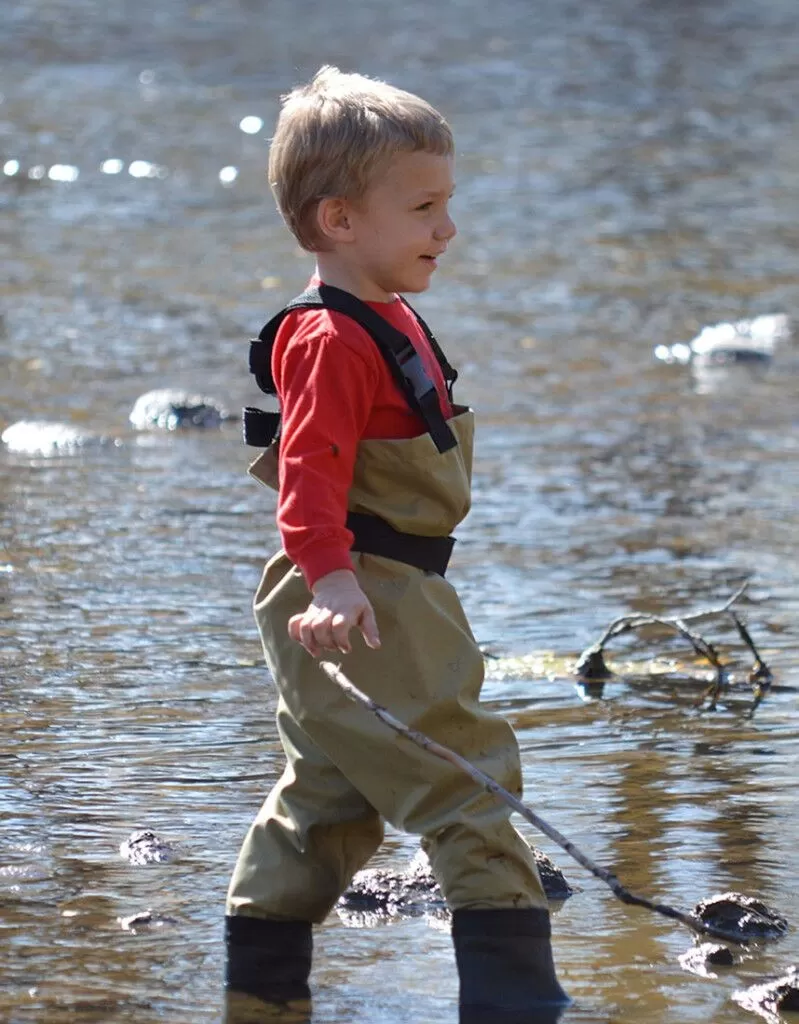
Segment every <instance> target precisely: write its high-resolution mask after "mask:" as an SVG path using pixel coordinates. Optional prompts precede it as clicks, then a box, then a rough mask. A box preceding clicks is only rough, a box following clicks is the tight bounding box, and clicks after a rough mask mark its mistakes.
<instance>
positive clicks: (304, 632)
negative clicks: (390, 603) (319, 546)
mask: <svg viewBox="0 0 799 1024" xmlns="http://www.w3.org/2000/svg"><path fill="white" fill-rule="evenodd" d="M311 590H312V591H313V601H312V602H311V603H310V604H309V605H308V607H307V608H306V610H305V611H304V612H303V613H302V615H292V617H291V618H290V619H289V636H290V637H291V639H292V640H296V642H297V643H299V644H302V646H303V647H304V648H305V650H306V651H307V652H308V653H309V654H310V655H311V656H312V657H314V658H317V657H318V656H319V655H320V654H321V653H322V652H323V651H343V652H344V654H348V653H349V652H350V650H351V648H350V630H351V629H352V628H353V627H356V628H357V629H360V631H361V632H362V633H363V638H364V640H365V641H366V643H367V646H369V647H371V648H372V649H376V648H378V647H379V646H380V636H379V634H378V632H377V623H376V622H375V613H374V611H373V610H372V606H371V604H370V603H369V599H368V598H367V596H366V594H364V592H363V591H362V590H361V588H360V587H359V586H358V581H357V579H356V578H355V573H353V572H350V571H349V570H348V569H337V570H336V571H335V572H330V573H328V574H327V576H322V578H321V579H318V580H317V581H316V583H314V585H313V587H312V588H311Z"/></svg>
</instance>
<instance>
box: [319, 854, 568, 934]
mask: <svg viewBox="0 0 799 1024" xmlns="http://www.w3.org/2000/svg"><path fill="white" fill-rule="evenodd" d="M533 853H534V854H535V859H536V864H537V866H538V872H539V874H540V876H541V883H542V885H543V887H544V891H545V892H546V894H547V896H548V897H549V899H552V900H565V899H568V897H569V896H571V895H572V894H573V893H574V892H575V890H574V889H573V888H572V886H570V885H569V883H568V882H567V881H566V878H565V877H564V875H563V872H562V871H561V870H560V868H559V867H558V866H557V865H556V864H555V863H554V862H553V861H552V860H550V858H549V857H547V855H546V854H545V853H542V852H541V851H540V850H536V849H535V848H534V849H533ZM336 909H337V910H338V912H339V915H340V916H341V917H342V918H343V919H345V920H346V921H349V922H350V923H356V924H358V925H360V926H367V925H374V924H379V923H380V922H381V921H382V920H387V919H390V918H393V917H418V916H422V915H424V916H430V915H433V916H437V917H441V916H442V914H445V915H446V907H445V903H444V897H443V895H442V893H441V889H440V888H439V885H438V882H437V881H436V879H435V877H434V876H433V872H432V871H431V870H430V861H429V860H428V858H427V854H425V852H424V851H423V850H419V851H417V853H416V855H415V856H414V858H413V860H412V861H411V863H410V864H409V865H408V867H407V868H406V870H405V871H394V870H391V869H390V868H366V869H365V870H364V871H359V872H358V874H357V875H356V876H355V877H354V878H353V880H352V883H351V885H350V887H349V888H348V889H347V891H346V892H345V893H344V895H343V896H342V897H341V899H340V900H339V902H338V904H337V908H336Z"/></svg>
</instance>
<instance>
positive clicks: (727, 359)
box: [655, 313, 792, 367]
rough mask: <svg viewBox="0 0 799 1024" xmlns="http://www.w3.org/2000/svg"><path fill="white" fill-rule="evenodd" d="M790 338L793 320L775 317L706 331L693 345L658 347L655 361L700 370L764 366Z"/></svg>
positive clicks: (715, 325) (714, 327)
mask: <svg viewBox="0 0 799 1024" xmlns="http://www.w3.org/2000/svg"><path fill="white" fill-rule="evenodd" d="M791 334H792V330H791V322H790V319H789V318H788V317H787V316H786V315H785V314H784V313H773V314H769V315H767V316H757V317H755V318H754V319H753V320H738V321H737V322H735V323H721V324H714V325H713V326H710V327H703V328H702V330H701V331H700V332H699V334H697V336H696V337H695V338H694V339H693V340H691V341H690V342H687V343H686V342H677V344H676V345H658V346H657V347H656V349H655V358H656V359H660V360H661V361H662V362H664V363H694V364H695V365H697V366H700V367H701V366H704V367H708V366H729V365H731V364H735V363H755V364H756V363H760V364H763V363H768V362H770V360H771V358H772V356H773V354H774V349H775V348H776V346H777V345H778V344H780V343H782V342H784V341H787V340H788V339H789V338H790V337H791Z"/></svg>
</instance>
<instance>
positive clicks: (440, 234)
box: [433, 211, 458, 242]
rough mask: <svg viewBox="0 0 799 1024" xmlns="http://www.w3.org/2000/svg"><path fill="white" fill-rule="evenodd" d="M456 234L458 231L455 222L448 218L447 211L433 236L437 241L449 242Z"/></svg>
mask: <svg viewBox="0 0 799 1024" xmlns="http://www.w3.org/2000/svg"><path fill="white" fill-rule="evenodd" d="M457 233H458V229H457V228H456V227H455V221H454V220H453V219H452V217H450V215H449V211H447V213H446V214H445V215H444V219H443V221H442V222H441V223H440V224H439V225H438V226H437V227H436V229H435V231H434V232H433V234H434V235H435V237H436V239H437V240H438V241H441V242H449V241H450V239H452V238H454V237H455V235H457Z"/></svg>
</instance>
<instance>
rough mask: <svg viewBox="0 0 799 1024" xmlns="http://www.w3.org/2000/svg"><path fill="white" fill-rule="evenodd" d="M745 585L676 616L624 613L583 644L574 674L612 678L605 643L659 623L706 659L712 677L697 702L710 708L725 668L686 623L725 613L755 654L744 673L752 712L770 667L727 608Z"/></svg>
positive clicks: (764, 689)
mask: <svg viewBox="0 0 799 1024" xmlns="http://www.w3.org/2000/svg"><path fill="white" fill-rule="evenodd" d="M747 585H748V581H747V582H744V583H743V584H742V585H741V586H740V587H739V588H738V589H737V590H736V591H735V593H734V594H733V595H732V596H731V597H729V598H728V599H727V600H726V601H725V602H724V604H722V605H720V606H719V607H717V608H702V609H700V610H699V611H696V612H691V613H690V614H688V615H680V616H676V617H674V618H660V617H659V616H656V615H625V616H622V617H621V618H619V619H615V620H614V621H613V622H611V624H610V625H609V626H608V627H607V629H606V630H605V632H604V633H603V634H602V636H601V637H600V638H599V640H597V641H596V643H594V644H592V645H591V646H590V647H587V648H586V649H585V650H584V651H583V653H582V654H581V655H580V658H579V660H578V662H577V665H576V666H575V669H574V671H575V674H576V675H577V676H578V677H579V678H580V680H581V681H583V682H604V681H607V680H608V679H611V678H612V677H613V673H612V672H611V671H610V669H609V668H608V667H607V664H606V662H605V656H604V651H605V647H606V645H607V644H608V642H609V641H610V640H612V639H613V638H614V637H617V636H622V635H623V634H624V633H629V632H632V631H633V630H635V629H641V628H642V627H643V626H663V627H664V628H666V629H670V630H672V631H673V632H675V633H678V634H679V635H680V636H683V637H685V639H686V640H688V642H689V643H690V644H691V646H692V647H693V649H694V650H695V651H696V653H697V654H698V655H700V657H703V658H706V659H707V660H708V661H709V662H710V664H711V665H712V666H713V668H714V669H715V670H716V678H715V679H714V680H713V682H712V683H711V684H710V686H709V687H708V689H707V690H706V691H705V693H704V694H703V696H702V699H701V701H700V702H699V703H700V704H702V703H704V701H705V700H706V699H708V698H709V704H708V709H709V710H710V711H713V710H715V708H716V705H717V703H718V699H719V696H720V695H721V693H722V692H723V691H724V690H725V689H726V688H727V685H728V682H729V677H728V672H727V668H726V666H725V665H724V664H723V663H722V661H721V658H720V657H719V654H718V651H717V650H716V648H715V647H714V646H713V645H712V644H711V643H709V642H708V641H707V640H705V639H704V637H702V636H701V635H700V634H699V633H697V632H696V631H695V630H692V629H689V628H688V626H687V623H688V622H695V621H697V620H698V619H705V618H710V617H711V616H714V615H729V616H730V617H731V618H732V619H733V621H734V622H735V625H736V627H737V629H738V633H739V635H740V636H741V639H742V640H743V641H744V643H745V644H746V645H747V647H749V649H750V651H751V652H752V653H753V655H754V657H755V664H754V666H753V668H752V669H751V671H750V672H749V676H748V682H749V683H750V685H751V686H752V689H753V691H754V694H755V701H754V705H753V707H752V709H751V712H750V714H754V712H755V709H756V708H757V706H758V705H759V704H760V702H761V701H762V699H763V697H764V696H765V694H766V693H767V692H768V689H769V687H770V686H771V682H772V676H771V670H770V669H769V667H768V666H767V665H766V664H765V662H764V661H763V660H762V658H761V657H760V654H759V652H758V650H757V648H756V647H755V645H754V642H753V640H752V638H751V636H750V635H749V633H748V631H747V629H746V627H745V626H744V624H743V622H742V621H741V620H740V619H739V617H738V616H737V615H736V613H735V612H733V611H730V609H731V608H732V606H733V604H735V602H736V601H737V600H738V598H739V597H741V595H742V594H743V593H744V591H745V590H746V587H747Z"/></svg>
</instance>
